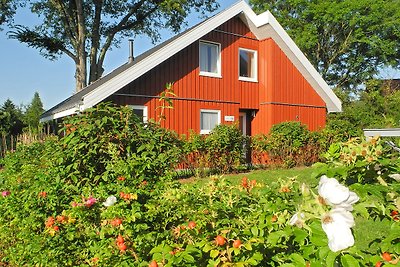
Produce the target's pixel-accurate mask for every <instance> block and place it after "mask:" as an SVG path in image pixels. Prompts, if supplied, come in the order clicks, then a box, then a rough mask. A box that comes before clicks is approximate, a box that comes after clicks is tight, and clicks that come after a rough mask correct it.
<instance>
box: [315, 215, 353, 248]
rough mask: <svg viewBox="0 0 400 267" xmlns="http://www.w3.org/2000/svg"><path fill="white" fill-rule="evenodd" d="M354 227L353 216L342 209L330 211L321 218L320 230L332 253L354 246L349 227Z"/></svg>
mask: <svg viewBox="0 0 400 267" xmlns="http://www.w3.org/2000/svg"><path fill="white" fill-rule="evenodd" d="M353 226H354V218H353V215H352V214H351V213H350V212H349V211H347V210H345V209H342V208H335V209H332V210H331V211H330V212H329V213H328V214H327V215H325V216H324V217H323V218H322V229H324V231H325V233H326V235H327V237H328V246H329V248H330V250H332V251H333V252H337V251H339V250H343V249H346V248H348V247H351V246H353V245H354V237H353V234H352V233H351V229H350V228H351V227H353Z"/></svg>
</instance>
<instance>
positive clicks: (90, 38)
mask: <svg viewBox="0 0 400 267" xmlns="http://www.w3.org/2000/svg"><path fill="white" fill-rule="evenodd" d="M8 1H12V0H8ZM14 1H18V0H14ZM26 3H27V5H28V6H29V7H30V10H31V12H32V13H34V14H37V15H38V17H39V18H40V19H41V20H42V21H41V24H39V25H37V26H34V27H28V26H22V25H11V27H12V29H13V30H12V31H10V34H9V37H11V38H15V39H17V40H19V41H20V42H22V43H26V44H27V45H28V46H30V47H33V48H37V49H39V51H40V53H41V54H42V55H43V56H45V57H48V58H50V59H55V58H57V57H58V56H59V55H61V54H65V55H67V56H69V57H70V58H71V59H72V60H73V61H74V62H75V66H76V69H75V79H76V89H77V91H79V90H80V89H82V88H83V87H85V86H86V85H87V84H88V82H87V78H88V79H89V84H90V83H92V82H94V81H95V80H97V79H98V78H100V77H101V76H102V74H103V71H104V70H103V62H104V59H105V56H106V53H107V51H108V50H110V49H111V48H112V47H114V46H118V44H119V43H120V41H121V39H122V38H123V37H127V36H133V35H139V34H146V35H148V36H150V37H151V38H152V40H153V41H156V40H157V39H158V38H159V37H160V35H159V33H158V29H161V28H169V29H172V30H173V31H174V32H178V31H179V30H180V28H181V26H182V25H184V20H185V18H186V17H187V15H188V14H189V12H190V11H191V10H193V9H194V10H195V11H197V12H201V13H202V14H205V12H212V11H214V10H215V9H216V8H218V4H217V3H216V0H180V1H178V0H148V1H145V0H107V1H105V0H86V1H85V0H36V1H34V0H27V1H26ZM0 12H1V10H0ZM2 15H4V14H2ZM87 62H88V63H87ZM88 69H89V73H88Z"/></svg>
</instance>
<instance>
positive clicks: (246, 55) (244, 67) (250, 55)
mask: <svg viewBox="0 0 400 267" xmlns="http://www.w3.org/2000/svg"><path fill="white" fill-rule="evenodd" d="M239 80H242V81H252V82H256V81H257V52H256V51H254V50H249V49H243V48H240V49H239Z"/></svg>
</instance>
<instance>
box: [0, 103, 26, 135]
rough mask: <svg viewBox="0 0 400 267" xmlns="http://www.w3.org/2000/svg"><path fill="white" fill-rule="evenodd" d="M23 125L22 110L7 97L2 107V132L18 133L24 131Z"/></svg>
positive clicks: (0, 118)
mask: <svg viewBox="0 0 400 267" xmlns="http://www.w3.org/2000/svg"><path fill="white" fill-rule="evenodd" d="M23 127H24V123H23V122H22V112H21V110H20V109H19V108H17V107H16V106H15V105H14V103H13V102H12V101H11V100H10V99H7V100H6V101H5V102H4V104H3V105H2V106H1V107H0V132H1V133H2V134H6V135H18V134H21V133H22V128H23Z"/></svg>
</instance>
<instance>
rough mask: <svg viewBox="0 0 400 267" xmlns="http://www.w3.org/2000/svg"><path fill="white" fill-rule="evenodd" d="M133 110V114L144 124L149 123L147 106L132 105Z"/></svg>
mask: <svg viewBox="0 0 400 267" xmlns="http://www.w3.org/2000/svg"><path fill="white" fill-rule="evenodd" d="M129 107H131V108H132V110H133V113H134V114H136V116H138V117H139V118H142V120H143V122H144V123H146V122H147V107H146V106H136V105H133V106H132V105H131V106H129Z"/></svg>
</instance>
